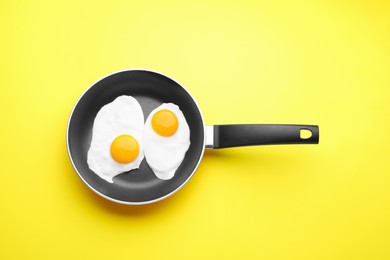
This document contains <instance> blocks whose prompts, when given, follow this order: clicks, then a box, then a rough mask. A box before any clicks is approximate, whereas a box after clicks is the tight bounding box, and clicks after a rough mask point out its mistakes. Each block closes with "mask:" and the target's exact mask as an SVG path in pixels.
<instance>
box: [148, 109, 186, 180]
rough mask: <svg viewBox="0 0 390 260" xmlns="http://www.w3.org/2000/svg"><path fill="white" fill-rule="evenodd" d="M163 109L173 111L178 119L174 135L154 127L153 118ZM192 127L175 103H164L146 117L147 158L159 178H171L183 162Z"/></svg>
mask: <svg viewBox="0 0 390 260" xmlns="http://www.w3.org/2000/svg"><path fill="white" fill-rule="evenodd" d="M162 109H167V110H170V111H172V112H173V113H174V114H175V115H176V117H177V119H178V123H179V125H178V129H177V131H176V132H175V134H173V135H172V136H169V137H164V136H160V135H159V134H157V133H156V132H155V131H154V130H153V127H152V118H153V116H154V114H155V113H156V112H158V111H159V110H162ZM190 144H191V142H190V129H189V127H188V124H187V121H186V119H185V117H184V115H183V112H182V111H181V110H180V108H179V107H178V106H177V105H175V104H173V103H164V104H162V105H161V106H159V107H158V108H156V109H154V110H153V111H152V112H151V113H150V115H149V116H148V118H147V119H146V123H145V128H144V152H145V159H146V162H147V163H148V165H149V166H150V168H151V169H152V170H153V172H154V174H155V175H156V177H157V178H159V179H162V180H169V179H171V178H172V177H173V176H174V175H175V172H176V170H177V168H178V167H179V166H180V164H181V163H182V161H183V159H184V156H185V154H186V152H187V150H188V148H189V147H190Z"/></svg>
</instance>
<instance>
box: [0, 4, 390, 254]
mask: <svg viewBox="0 0 390 260" xmlns="http://www.w3.org/2000/svg"><path fill="white" fill-rule="evenodd" d="M103 2H107V1H83V2H80V1H62V2H61V1H1V3H0V37H1V38H0V39H1V40H0V68H1V76H0V109H1V122H2V123H1V127H0V144H1V150H0V158H1V163H0V174H1V182H2V185H1V189H0V205H1V215H0V223H1V224H0V238H1V240H0V259H31V258H35V259H147V258H149V259H218V258H219V259H390V248H389V244H390V238H389V233H390V221H389V220H390V166H389V154H390V148H389V147H390V137H389V133H390V120H389V116H390V76H389V75H390V3H389V2H388V1H349V2H344V1H343V2H342V3H341V1H307V2H298V1H284V2H279V1H264V2H259V1H242V0H240V1H219V2H216V1H192V2H193V3H189V2H188V3H184V2H183V1H155V2H148V1H139V2H138V3H136V2H133V1H122V2H118V1H109V2H107V3H103ZM125 68H148V69H152V70H157V71H161V72H163V73H165V74H167V75H170V76H172V77H173V78H175V79H177V80H178V81H179V82H181V83H182V84H183V85H184V86H185V87H186V88H188V90H189V91H190V92H191V93H192V94H193V96H194V97H195V98H196V100H197V101H198V103H199V105H200V106H201V109H202V112H203V114H204V117H205V120H206V123H208V124H221V123H308V124H319V125H320V133H321V138H320V139H321V140H320V144H319V145H317V146H315V145H313V146H298V145H296V146H273V147H251V148H238V149H230V150H223V151H222V150H220V151H208V152H207V153H206V154H205V156H204V158H203V161H202V163H201V165H200V167H199V170H198V171H197V173H196V174H195V175H194V177H193V179H191V181H190V182H189V183H188V184H187V185H186V186H185V187H184V188H183V189H182V190H180V191H179V192H178V193H176V194H175V195H174V196H172V197H170V198H169V199H167V200H165V201H162V202H160V203H156V204H153V205H148V206H142V207H131V206H124V205H117V204H113V203H111V202H109V201H106V200H105V199H103V198H100V197H98V196H97V195H95V194H94V193H93V192H92V191H90V190H89V189H88V188H87V187H86V186H85V185H84V184H83V183H82V181H81V180H80V179H79V177H78V176H77V174H76V173H75V172H74V170H73V168H72V166H71V164H70V162H69V160H68V157H67V152H66V145H65V129H66V124H67V120H68V116H69V113H70V111H71V109H72V107H73V105H74V104H75V102H76V100H77V99H78V97H79V96H80V95H81V94H82V93H83V91H84V90H85V89H86V88H87V87H89V85H91V84H92V83H93V82H94V81H96V80H97V79H99V78H100V77H103V76H105V75H107V74H109V73H111V72H113V71H117V70H122V69H125Z"/></svg>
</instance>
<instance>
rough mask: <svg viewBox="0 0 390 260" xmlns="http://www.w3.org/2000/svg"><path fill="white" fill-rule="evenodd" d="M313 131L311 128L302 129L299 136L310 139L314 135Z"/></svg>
mask: <svg viewBox="0 0 390 260" xmlns="http://www.w3.org/2000/svg"><path fill="white" fill-rule="evenodd" d="M312 135H313V133H312V132H311V131H310V130H309V129H301V130H300V131H299V136H300V137H301V139H309V138H310V137H312Z"/></svg>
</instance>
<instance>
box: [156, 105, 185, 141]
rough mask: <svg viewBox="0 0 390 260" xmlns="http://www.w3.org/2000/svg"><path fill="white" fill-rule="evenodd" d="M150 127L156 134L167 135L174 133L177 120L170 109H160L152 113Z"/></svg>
mask: <svg viewBox="0 0 390 260" xmlns="http://www.w3.org/2000/svg"><path fill="white" fill-rule="evenodd" d="M152 127H153V130H154V131H155V132H156V133H157V134H159V135H161V136H165V137H168V136H172V135H173V134H175V133H176V131H177V128H178V127H179V122H178V120H177V117H176V115H175V114H174V113H173V112H172V111H170V110H168V109H162V110H160V111H158V112H156V113H155V114H154V116H153V118H152Z"/></svg>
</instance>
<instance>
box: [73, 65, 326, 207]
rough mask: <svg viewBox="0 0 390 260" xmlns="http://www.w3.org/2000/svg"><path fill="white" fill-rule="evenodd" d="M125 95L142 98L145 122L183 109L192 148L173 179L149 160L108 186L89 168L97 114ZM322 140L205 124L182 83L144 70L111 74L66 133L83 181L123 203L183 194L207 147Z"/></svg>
mask: <svg viewBox="0 0 390 260" xmlns="http://www.w3.org/2000/svg"><path fill="white" fill-rule="evenodd" d="M121 95H131V96H133V97H134V98H135V99H137V100H138V102H139V103H140V105H141V107H142V110H143V113H144V116H145V119H146V118H147V117H148V115H149V114H150V112H151V111H152V110H153V109H155V108H156V107H158V106H160V105H161V104H162V103H168V102H171V103H174V104H176V105H178V106H179V107H180V109H181V110H182V112H183V114H184V116H185V118H186V120H187V123H188V125H189V128H190V141H191V145H190V147H189V149H188V151H187V153H186V154H185V157H184V160H183V162H182V163H181V165H180V166H179V168H178V169H177V171H176V173H175V176H174V177H173V178H172V179H170V180H160V179H158V178H156V177H155V175H154V174H153V171H152V170H151V168H150V167H149V165H148V164H147V163H146V160H143V161H142V163H141V165H140V167H139V169H135V170H132V171H131V172H130V173H124V174H119V175H117V176H116V177H114V179H113V181H114V183H108V182H106V181H105V180H103V179H101V178H100V177H99V176H97V175H96V174H95V173H94V172H92V171H91V170H90V169H89V167H88V164H87V152H88V149H89V146H90V143H91V137H92V127H93V122H94V119H95V117H96V114H97V113H98V111H99V110H100V108H102V107H103V106H104V105H106V104H108V103H110V102H112V101H113V100H114V99H115V98H116V97H118V96H121ZM302 129H305V130H309V131H310V132H311V137H309V138H306V139H303V138H301V136H300V131H301V130H302ZM318 140H319V131H318V126H315V125H269V124H253V125H214V126H205V124H204V121H203V117H202V113H201V111H200V108H199V107H198V105H197V104H196V102H195V100H194V98H193V97H192V96H191V94H190V93H189V92H188V91H187V90H186V89H185V88H184V87H183V86H182V85H181V84H179V83H178V82H177V81H175V80H173V79H172V78H170V77H168V76H165V75H163V74H161V73H158V72H154V71H150V70H142V69H134V70H124V71H119V72H116V73H113V74H110V75H108V76H106V77H104V78H102V79H100V80H99V81H97V82H96V83H95V84H93V85H92V86H91V87H90V88H88V89H87V90H86V92H85V93H84V94H83V95H82V96H81V97H80V99H79V100H78V101H77V103H76V105H75V106H74V108H73V111H72V112H71V115H70V118H69V122H68V126H67V133H66V142H67V149H68V154H69V158H70V161H71V163H72V165H73V167H74V169H75V171H76V172H77V173H78V175H79V176H80V178H81V179H82V180H83V181H84V183H85V184H86V185H87V186H88V187H89V188H91V189H92V190H93V191H94V192H96V193H97V194H99V195H101V196H102V197H104V198H106V199H109V200H111V201H114V202H118V203H123V204H148V203H152V202H156V201H159V200H162V199H164V198H166V197H168V196H170V195H172V194H173V193H175V192H176V191H178V190H179V189H180V188H181V187H182V186H183V185H184V184H185V183H186V182H187V181H188V180H189V179H190V178H191V176H192V175H193V174H194V172H195V170H196V169H197V167H198V165H199V163H200V161H201V159H202V156H203V152H204V150H205V148H211V149H219V148H227V147H236V146H248V145H272V144H317V143H318Z"/></svg>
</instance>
